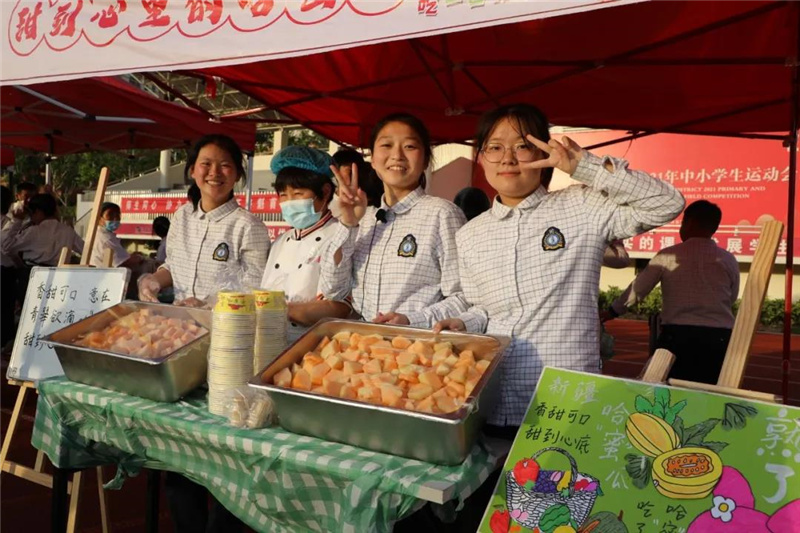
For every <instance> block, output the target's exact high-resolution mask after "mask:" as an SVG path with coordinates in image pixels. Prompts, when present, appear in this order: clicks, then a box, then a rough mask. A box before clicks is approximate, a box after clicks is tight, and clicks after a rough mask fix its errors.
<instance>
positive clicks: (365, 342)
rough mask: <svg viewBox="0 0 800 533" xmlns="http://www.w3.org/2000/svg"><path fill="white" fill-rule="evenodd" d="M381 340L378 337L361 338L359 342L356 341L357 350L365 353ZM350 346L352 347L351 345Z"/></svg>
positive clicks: (381, 338)
mask: <svg viewBox="0 0 800 533" xmlns="http://www.w3.org/2000/svg"><path fill="white" fill-rule="evenodd" d="M382 340H383V337H381V336H380V335H367V336H366V337H361V340H360V341H358V349H359V350H361V351H362V352H366V351H367V350H368V349H369V347H370V346H372V345H373V344H375V343H376V342H380V341H382ZM350 345H351V346H353V344H352V343H351V344H350Z"/></svg>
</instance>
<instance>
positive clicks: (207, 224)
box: [161, 199, 270, 301]
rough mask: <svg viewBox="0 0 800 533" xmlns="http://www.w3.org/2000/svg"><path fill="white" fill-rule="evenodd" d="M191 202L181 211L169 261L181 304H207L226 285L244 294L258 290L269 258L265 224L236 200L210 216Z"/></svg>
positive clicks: (175, 222) (172, 229)
mask: <svg viewBox="0 0 800 533" xmlns="http://www.w3.org/2000/svg"><path fill="white" fill-rule="evenodd" d="M193 209H194V206H193V205H192V204H191V202H190V203H188V204H186V205H184V206H182V207H181V208H180V209H178V210H177V211H176V212H175V216H174V217H173V218H172V224H171V225H170V228H169V239H168V240H167V261H166V263H164V264H163V265H162V266H161V268H166V269H168V270H169V271H170V274H172V286H173V288H174V289H175V301H179V300H184V299H186V298H189V297H194V298H198V299H200V300H206V299H208V297H209V296H211V295H212V293H214V292H216V291H217V290H219V289H220V285H221V284H222V283H224V282H225V281H226V280H228V281H230V280H241V287H242V288H243V289H251V288H253V289H254V288H258V286H259V285H260V283H261V276H262V275H263V274H264V266H265V265H266V264H267V256H268V255H269V247H270V240H269V232H268V231H267V228H266V226H264V223H263V222H261V221H260V220H259V219H258V218H256V217H255V216H254V215H253V214H252V213H249V212H247V211H245V210H244V209H242V208H241V207H239V204H237V203H236V200H235V199H231V200H230V201H228V202H227V203H225V204H223V205H221V206H219V207H218V208H216V209H214V210H213V211H210V212H208V213H205V212H204V211H203V210H202V209H201V207H200V205H199V204H198V206H197V210H196V211H193Z"/></svg>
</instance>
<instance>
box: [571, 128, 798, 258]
mask: <svg viewBox="0 0 800 533" xmlns="http://www.w3.org/2000/svg"><path fill="white" fill-rule="evenodd" d="M625 135H626V134H625V133H624V132H618V131H603V132H587V133H570V134H569V137H570V138H572V139H573V140H575V141H576V142H577V143H578V144H580V145H581V146H584V147H587V146H591V145H593V144H598V143H601V142H605V141H608V140H613V139H618V138H620V137H624V136H625ZM556 137H557V138H558V137H559V136H558V135H556ZM593 152H594V153H595V154H597V155H606V154H607V155H611V156H614V157H620V158H623V159H626V160H628V161H629V163H630V167H631V168H632V169H637V170H643V171H645V172H648V173H650V174H652V175H654V176H656V177H658V178H661V179H664V180H667V181H669V182H670V183H672V184H673V185H675V187H677V188H678V189H679V190H680V191H681V192H682V193H683V195H684V197H685V198H686V204H687V205H688V204H690V203H692V202H694V201H696V200H700V199H705V200H708V201H710V202H713V203H715V204H717V205H718V206H719V207H720V209H722V223H721V224H720V228H719V230H718V231H717V233H716V235H715V240H716V241H717V243H718V244H719V245H720V246H721V247H723V248H725V249H726V250H728V251H729V252H731V253H732V254H734V255H736V256H738V257H739V259H741V260H745V261H747V260H750V259H752V257H753V254H754V253H755V249H756V246H757V245H758V236H759V233H760V231H761V227H760V225H761V224H762V223H763V222H765V221H767V220H771V219H776V220H781V221H783V222H784V223H785V222H786V212H787V209H788V194H789V152H788V150H787V149H786V148H784V147H783V145H782V143H781V142H780V141H773V140H753V139H734V138H724V137H706V136H698V135H668V134H659V135H651V136H649V137H643V138H640V139H635V140H633V141H628V142H621V143H617V144H613V145H610V146H605V147H602V148H598V149H596V150H593ZM797 216H798V213H797V212H796V213H795V217H797ZM680 220H681V217H678V219H676V220H675V221H673V222H672V223H671V224H669V225H667V226H664V227H663V228H659V229H657V230H655V231H652V232H648V233H646V234H644V235H639V236H636V237H634V238H632V239H627V240H626V241H625V247H626V249H627V250H628V251H630V252H633V254H634V256H640V257H649V256H651V255H653V254H655V253H656V252H658V251H659V250H661V249H663V248H666V247H668V246H672V245H673V244H677V243H679V242H680V237H679V236H678V228H679V227H680ZM798 245H800V241H799V240H797V232H796V233H795V247H797V246H798ZM796 249H797V248H796ZM785 255H786V241H785V239H784V240H782V241H781V244H780V247H779V249H778V256H779V258H780V257H781V256H784V257H785Z"/></svg>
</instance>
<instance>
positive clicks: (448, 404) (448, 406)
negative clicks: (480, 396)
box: [435, 396, 459, 413]
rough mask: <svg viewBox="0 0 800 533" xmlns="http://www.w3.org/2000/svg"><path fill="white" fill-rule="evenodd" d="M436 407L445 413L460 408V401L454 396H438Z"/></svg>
mask: <svg viewBox="0 0 800 533" xmlns="http://www.w3.org/2000/svg"><path fill="white" fill-rule="evenodd" d="M435 401H436V407H437V408H438V409H439V410H440V411H441V412H443V413H452V412H453V411H455V410H456V409H458V407H459V405H458V402H457V401H456V400H455V399H454V398H450V397H447V396H445V397H444V398H441V397H440V398H436V400H435Z"/></svg>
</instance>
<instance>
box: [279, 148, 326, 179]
mask: <svg viewBox="0 0 800 533" xmlns="http://www.w3.org/2000/svg"><path fill="white" fill-rule="evenodd" d="M332 164H333V158H332V157H331V156H330V155H328V154H327V153H325V152H323V151H321V150H317V149H316V148H308V147H306V146H287V147H286V148H284V149H283V150H281V151H280V152H278V153H277V154H275V155H274V156H273V157H272V162H271V163H270V165H269V168H270V170H272V172H273V174H276V175H277V174H278V172H280V171H281V170H283V169H284V168H288V167H295V168H302V169H305V170H310V171H311V172H314V173H316V174H321V175H323V176H328V177H333V172H331V165H332Z"/></svg>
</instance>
